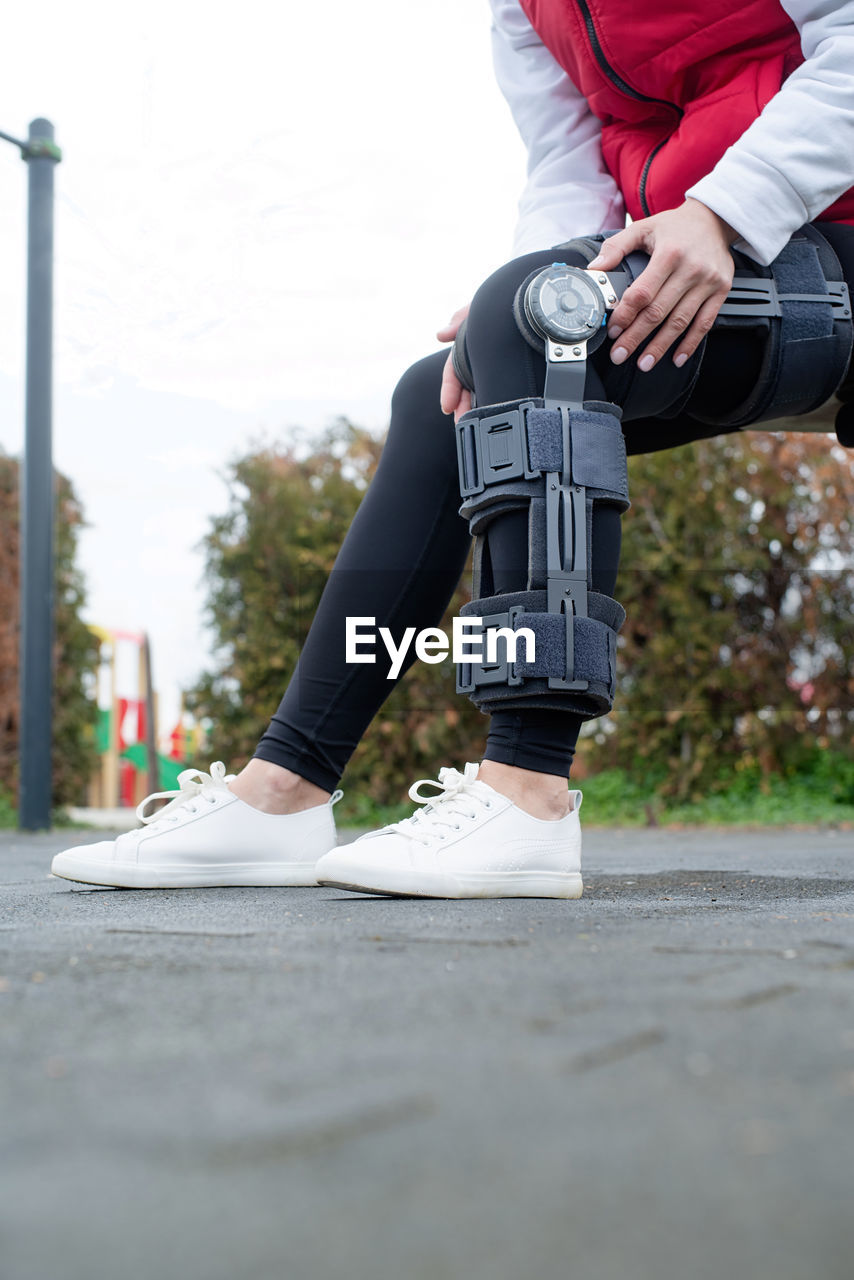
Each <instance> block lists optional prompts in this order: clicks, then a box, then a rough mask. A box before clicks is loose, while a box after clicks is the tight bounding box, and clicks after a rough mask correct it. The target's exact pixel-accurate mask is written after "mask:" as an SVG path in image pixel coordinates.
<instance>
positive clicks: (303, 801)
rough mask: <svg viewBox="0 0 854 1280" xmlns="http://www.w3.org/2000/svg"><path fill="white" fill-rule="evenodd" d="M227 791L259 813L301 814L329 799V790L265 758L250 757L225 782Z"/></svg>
mask: <svg viewBox="0 0 854 1280" xmlns="http://www.w3.org/2000/svg"><path fill="white" fill-rule="evenodd" d="M228 785H229V788H230V790H231V791H233V792H234V794H235V795H236V796H237V797H238V798H239V799H240V800H242V801H243V802H244V804H248V805H250V806H251V807H252V808H253V809H260V810H261V812H262V813H279V814H285V813H301V812H302V811H303V810H304V809H314V808H316V807H317V806H318V805H321V804H325V803H326V802H327V800H329V798H330V795H331V792H329V791H324V790H323V788H322V787H318V786H315V784H314V783H313V782H309V781H308V780H307V779H306V778H303V777H301V775H300V774H298V773H294V772H293V771H292V770H291V769H283V768H282V766H281V765H278V764H272V763H271V762H270V761H269V760H254V759H253V760H250V761H249V763H248V764H247V765H246V767H245V769H242V770H241V772H240V773H239V774H238V775H237V777H236V778H234V779H232V781H231V782H230V783H229V784H228Z"/></svg>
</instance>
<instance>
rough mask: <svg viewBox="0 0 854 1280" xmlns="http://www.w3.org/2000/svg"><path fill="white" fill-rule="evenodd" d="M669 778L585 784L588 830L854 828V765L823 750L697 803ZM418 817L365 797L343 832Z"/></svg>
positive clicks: (612, 777)
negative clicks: (670, 788) (677, 791)
mask: <svg viewBox="0 0 854 1280" xmlns="http://www.w3.org/2000/svg"><path fill="white" fill-rule="evenodd" d="M663 777H664V775H662V774H661V773H660V772H659V773H658V774H657V775H656V774H652V775H650V776H649V777H646V778H644V777H639V776H637V775H633V774H629V773H628V772H627V771H626V770H624V769H605V770H603V771H602V772H601V773H599V774H597V775H596V776H595V777H590V778H586V779H585V780H584V781H583V782H579V783H578V784H577V785H578V787H579V788H580V789H581V790H582V791H583V792H584V825H585V826H587V827H593V826H596V827H645V826H710V827H724V826H751V827H775V826H833V827H851V828H854V760H852V759H850V758H849V757H847V756H843V755H841V754H840V753H836V752H826V751H818V750H816V751H815V752H814V753H813V754H812V756H810V757H808V758H807V759H806V760H805V761H804V763H803V765H802V766H801V768H800V769H799V770H797V771H792V772H790V773H789V774H787V775H782V774H771V775H766V774H763V773H762V772H761V770H760V769H759V768H758V766H755V767H750V768H745V769H742V770H739V771H738V772H737V773H735V774H733V775H729V776H726V777H722V778H720V779H719V780H718V784H717V789H715V790H714V791H710V792H708V793H707V794H706V795H705V796H704V797H703V798H702V799H698V800H696V801H693V802H689V803H685V802H677V801H675V800H671V799H668V798H667V797H665V796H662V794H661V783H662V780H663ZM411 812H412V805H411V804H409V803H406V804H399V805H378V804H375V803H374V802H373V801H372V800H371V798H370V796H367V795H365V794H364V792H362V793H361V794H359V795H356V794H354V793H353V792H351V793H350V795H347V794H345V796H344V799H343V800H342V802H341V805H340V807H339V808H338V810H337V811H336V817H337V820H338V823H339V825H341V826H345V827H376V826H382V825H383V824H384V823H387V822H397V821H399V820H400V819H401V818H405V817H406V816H407V815H408V814H410V813H411Z"/></svg>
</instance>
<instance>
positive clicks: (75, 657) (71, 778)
mask: <svg viewBox="0 0 854 1280" xmlns="http://www.w3.org/2000/svg"><path fill="white" fill-rule="evenodd" d="M19 471H20V468H19V464H18V461H17V459H15V458H10V457H8V456H7V455H5V454H0V767H2V777H3V785H4V788H5V789H6V790H8V791H11V792H12V795H13V797H16V796H17V785H18V779H17V760H18V724H19V715H20V706H19V695H18V637H19V628H20V591H19V583H20V567H19V566H20V534H19V522H18V511H19V502H18V482H19ZM55 494H56V525H55V527H56V542H55V580H54V619H55V631H54V636H55V638H54V669H53V671H54V686H53V748H52V758H51V763H52V770H53V793H52V799H53V804H54V805H56V806H61V805H65V804H80V803H83V802H84V800H85V791H86V786H87V784H88V781H89V779H90V777H91V776H92V773H93V771H94V769H95V767H96V764H97V753H96V749H95V733H94V726H95V718H96V714H97V707H96V704H95V699H94V692H93V689H94V680H95V671H96V668H97V661H98V646H97V643H96V641H95V639H94V637H93V636H92V634H91V632H90V631H89V629H88V627H87V626H86V624H85V623H84V622H83V621H82V619H81V617H80V614H81V610H82V608H83V606H84V604H85V590H84V585H83V578H82V575H81V573H80V571H79V569H78V568H77V567H76V563H75V561H76V554H77V534H78V531H79V529H80V527H81V526H82V524H83V512H82V509H81V507H80V504H79V502H78V500H77V497H76V495H75V493H74V490H73V488H72V486H71V483H70V482H69V481H68V480H67V479H66V478H65V477H64V476H62V475H59V474H57V475H56V484H55Z"/></svg>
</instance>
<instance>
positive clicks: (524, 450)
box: [457, 401, 629, 532]
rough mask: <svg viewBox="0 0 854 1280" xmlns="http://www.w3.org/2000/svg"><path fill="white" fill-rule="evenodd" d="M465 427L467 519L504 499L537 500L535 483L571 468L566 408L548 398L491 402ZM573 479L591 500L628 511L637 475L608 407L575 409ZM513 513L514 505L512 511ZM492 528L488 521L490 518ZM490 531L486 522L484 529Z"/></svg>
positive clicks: (464, 420) (460, 446) (460, 443)
mask: <svg viewBox="0 0 854 1280" xmlns="http://www.w3.org/2000/svg"><path fill="white" fill-rule="evenodd" d="M486 408H487V409H488V410H489V412H488V413H487V412H485V410H481V409H475V410H472V411H471V412H470V413H468V414H464V415H463V417H461V418H460V420H459V422H458V423H457V455H458V459H459V465H460V492H461V494H462V496H463V504H462V507H461V508H460V514H461V515H462V516H463V517H464V518H467V519H472V518H473V517H474V516H476V515H477V514H478V513H480V512H483V511H484V510H485V509H486V508H487V507H490V506H492V504H493V503H495V502H498V501H502V500H503V501H507V500H509V499H515V500H516V501H517V502H518V503H519V504H520V505H521V503H523V502H525V501H529V500H530V498H531V497H532V495H533V491H534V487H533V486H532V484H531V482H532V481H534V480H538V479H539V478H540V477H541V475H543V474H545V473H554V472H560V471H562V470H563V465H564V458H563V433H562V424H561V415H560V412H559V411H558V410H555V409H546V408H545V407H544V406H543V402H542V401H525V402H521V403H518V404H517V405H516V406H515V407H514V406H512V405H488V406H486ZM569 424H570V451H571V458H570V466H571V481H572V483H574V484H579V485H583V486H585V488H586V489H587V491H588V496H589V497H591V498H597V497H599V498H610V499H611V500H612V501H615V502H619V503H620V504H625V506H628V502H629V477H628V467H627V463H626V445H625V440H624V438H623V432H622V428H621V426H620V420H619V418H618V417H617V414H616V413H615V412H611V411H610V410H609V409H608V408H606V407H605V406H604V405H603V406H602V407H601V408H599V407H596V408H595V409H594V408H585V409H576V410H572V411H570V414H569ZM505 509H506V508H505ZM487 523H488V521H487ZM483 527H484V521H483V520H482V519H481V520H480V521H479V524H478V528H477V529H475V528H473V529H472V532H480V531H481V530H482V528H483Z"/></svg>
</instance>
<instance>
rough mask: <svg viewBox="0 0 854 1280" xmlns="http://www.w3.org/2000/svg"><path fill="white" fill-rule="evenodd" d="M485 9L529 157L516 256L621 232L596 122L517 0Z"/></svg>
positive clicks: (503, 85)
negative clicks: (602, 233)
mask: <svg viewBox="0 0 854 1280" xmlns="http://www.w3.org/2000/svg"><path fill="white" fill-rule="evenodd" d="M490 5H491V8H492V50H493V61H494V65H495V73H496V76H497V79H498V85H499V88H500V89H501V92H502V93H503V94H504V97H505V98H506V100H507V102H508V104H509V106H510V110H511V112H512V114H513V118H514V120H515V122H516V125H517V127H518V129H519V132H520V134H521V135H522V140H523V142H524V143H525V146H526V148H527V151H528V178H527V182H526V184H525V187H524V190H523V192H522V197H521V199H520V201H519V222H518V225H517V228H516V234H515V236H514V241H513V248H514V251H515V252H516V253H517V254H521V253H528V252H530V251H531V250H534V249H544V248H548V247H549V246H550V245H553V244H559V243H560V242H561V241H562V240H569V239H571V238H572V237H573V236H578V235H590V234H592V233H594V232H597V231H605V230H613V229H614V228H619V227H622V226H624V224H625V220H626V214H625V206H624V204H623V199H622V196H621V195H620V192H619V190H618V188H617V184H616V183H615V182H614V179H613V178H612V177H611V175H610V174H609V173H608V171H607V170H606V168H605V164H604V161H603V160H602V147H601V129H600V125H599V121H598V120H597V119H596V117H595V116H594V115H593V113H592V112H591V111H590V109H589V107H588V106H587V103H586V102H585V100H584V98H583V97H582V96H581V94H580V93H579V92H578V90H577V89H576V88H575V86H574V85H573V84H572V82H571V81H570V79H569V77H568V76H567V74H566V72H565V71H564V70H563V69H562V67H560V66H559V65H558V64H557V62H556V61H555V60H554V58H553V57H552V55H551V53H550V52H549V50H548V49H547V48H546V47H545V45H544V44H543V43H542V41H541V40H540V38H539V37H538V36H537V34H536V32H535V31H534V30H533V28H532V27H531V24H530V23H529V22H528V19H527V18H526V17H525V14H524V13H523V12H522V9H521V6H520V4H519V0H490Z"/></svg>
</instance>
